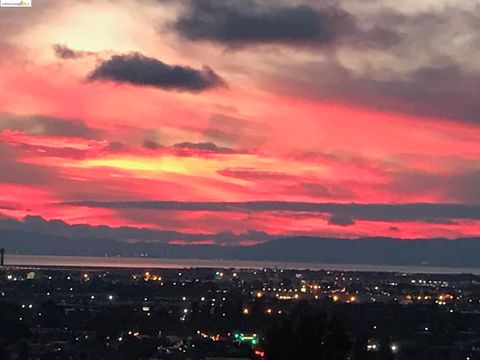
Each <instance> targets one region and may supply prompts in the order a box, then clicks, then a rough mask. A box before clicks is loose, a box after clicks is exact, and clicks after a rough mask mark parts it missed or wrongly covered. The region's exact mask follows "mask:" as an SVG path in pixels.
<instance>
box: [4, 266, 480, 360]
mask: <svg viewBox="0 0 480 360" xmlns="http://www.w3.org/2000/svg"><path fill="white" fill-rule="evenodd" d="M479 324H480V277H477V276H473V275H425V274H423V275H413V274H412V275H411V274H395V273H366V272H332V271H298V270H291V271H290V270H275V269H264V270H248V269H245V270H235V269H178V270H172V269H168V270H167V269H164V270H149V269H145V270H137V269H136V270H112V269H66V268H63V269H61V268H57V269H33V268H32V269H27V268H4V269H2V270H0V359H23V360H26V359H120V360H121V359H266V360H287V359H289V360H294V359H295V360H296V359H302V360H307V359H312V360H313V359H315V360H323V359H325V360H327V359H328V360H336V359H356V360H360V359H408V360H416V359H439V360H441V359H463V360H468V359H470V360H473V359H480V325H479Z"/></svg>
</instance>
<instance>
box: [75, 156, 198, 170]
mask: <svg viewBox="0 0 480 360" xmlns="http://www.w3.org/2000/svg"><path fill="white" fill-rule="evenodd" d="M184 160H185V159H181V160H179V159H178V158H172V157H161V158H154V159H139V158H113V159H108V158H107V159H90V160H86V161H84V162H83V164H84V165H85V166H86V167H111V168H116V169H120V170H128V171H148V172H171V173H180V174H188V173H190V172H191V171H190V170H193V169H194V168H197V167H198V166H194V164H193V163H192V162H191V161H184Z"/></svg>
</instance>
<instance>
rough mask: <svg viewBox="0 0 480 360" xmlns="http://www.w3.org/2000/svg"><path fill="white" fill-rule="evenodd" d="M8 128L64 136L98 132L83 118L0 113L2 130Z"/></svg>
mask: <svg viewBox="0 0 480 360" xmlns="http://www.w3.org/2000/svg"><path fill="white" fill-rule="evenodd" d="M6 129H8V130H14V131H24V132H27V133H29V134H33V135H47V136H64V137H95V135H96V134H97V132H98V131H97V130H95V129H92V128H90V127H88V126H87V125H86V124H85V123H84V122H83V121H81V120H71V119H61V118H54V117H49V116H41V115H31V116H24V115H14V114H8V113H0V131H2V130H6Z"/></svg>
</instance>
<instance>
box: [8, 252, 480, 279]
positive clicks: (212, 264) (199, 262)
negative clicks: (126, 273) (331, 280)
mask: <svg viewBox="0 0 480 360" xmlns="http://www.w3.org/2000/svg"><path fill="white" fill-rule="evenodd" d="M5 266H6V267H7V268H8V267H16V266H19V267H29V266H30V267H52V268H115V269H129V268H131V269H148V268H152V269H161V268H167V269H174V268H237V269H240V268H244V269H247V268H250V269H263V268H275V267H276V268H279V269H296V270H333V271H359V272H393V273H409V274H415V273H417V274H474V275H480V268H462V267H458V268H455V267H439V266H427V265H426V266H402V265H367V264H323V263H305V262H273V261H248V260H223V259H188V258H181V259H174V258H150V257H137V258H134V257H93V256H91V257H89V256H55V255H18V254H8V255H7V256H6V258H5Z"/></svg>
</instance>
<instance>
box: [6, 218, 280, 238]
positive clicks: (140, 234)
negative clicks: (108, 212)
mask: <svg viewBox="0 0 480 360" xmlns="http://www.w3.org/2000/svg"><path fill="white" fill-rule="evenodd" d="M2 229H11V230H21V231H26V232H28V233H31V234H36V235H37V236H42V235H54V236H62V237H67V238H72V239H84V238H88V239H99V240H102V239H103V240H118V241H128V240H136V241H147V242H151V241H158V242H169V241H185V242H187V243H188V242H198V241H207V240H209V241H213V242H215V243H218V244H223V243H228V244H235V243H238V242H241V241H247V240H248V241H267V240H272V239H274V238H278V237H279V236H277V235H275V236H273V235H269V234H267V233H265V232H262V231H246V232H244V233H240V234H235V233H231V232H220V233H212V234H206V233H186V232H178V231H162V230H154V229H147V228H137V227H128V226H122V227H110V226H105V225H101V226H92V225H87V224H80V225H70V224H67V223H65V222H64V221H62V220H46V219H44V218H42V217H40V216H27V217H25V218H24V219H23V220H16V219H12V218H2V217H0V230H2Z"/></svg>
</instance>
